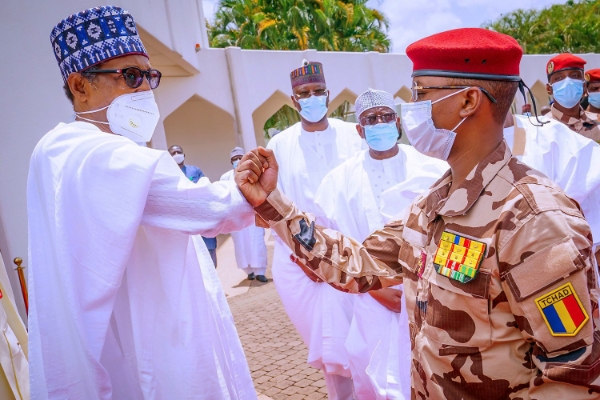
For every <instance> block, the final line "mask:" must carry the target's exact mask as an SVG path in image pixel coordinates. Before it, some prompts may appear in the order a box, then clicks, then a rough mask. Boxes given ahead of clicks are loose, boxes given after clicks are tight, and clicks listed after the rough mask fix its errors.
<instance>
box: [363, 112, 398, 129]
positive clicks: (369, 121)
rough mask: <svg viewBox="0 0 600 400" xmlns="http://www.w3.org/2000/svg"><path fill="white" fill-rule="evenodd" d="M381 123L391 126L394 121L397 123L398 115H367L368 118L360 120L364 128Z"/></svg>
mask: <svg viewBox="0 0 600 400" xmlns="http://www.w3.org/2000/svg"><path fill="white" fill-rule="evenodd" d="M379 121H381V122H383V123H384V124H389V123H390V122H392V121H396V113H394V112H392V113H386V114H383V115H367V116H366V117H362V118H361V119H360V124H361V125H362V126H367V125H377V123H378V122H379Z"/></svg>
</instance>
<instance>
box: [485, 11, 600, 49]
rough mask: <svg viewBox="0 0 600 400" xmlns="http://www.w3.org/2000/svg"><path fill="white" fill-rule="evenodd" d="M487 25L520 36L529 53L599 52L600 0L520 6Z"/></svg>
mask: <svg viewBox="0 0 600 400" xmlns="http://www.w3.org/2000/svg"><path fill="white" fill-rule="evenodd" d="M483 27H484V28H488V29H493V30H495V31H497V32H501V33H505V34H507V35H510V36H512V37H514V38H515V39H517V41H518V42H519V44H520V45H521V46H522V47H523V50H524V52H525V53H528V54H547V53H565V52H568V53H598V52H600V0H582V1H573V0H569V1H567V2H566V4H556V5H553V6H551V7H547V8H544V9H542V10H517V11H514V12H511V13H509V14H506V15H502V16H501V17H500V18H499V19H497V20H496V21H491V22H486V23H485V24H484V25H483Z"/></svg>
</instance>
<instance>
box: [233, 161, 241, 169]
mask: <svg viewBox="0 0 600 400" xmlns="http://www.w3.org/2000/svg"><path fill="white" fill-rule="evenodd" d="M239 164H240V160H235V161H234V162H233V169H236V168H237V166H238V165H239Z"/></svg>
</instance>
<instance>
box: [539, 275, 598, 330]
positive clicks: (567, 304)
mask: <svg viewBox="0 0 600 400" xmlns="http://www.w3.org/2000/svg"><path fill="white" fill-rule="evenodd" d="M535 303H536V305H537V307H538V308H539V310H540V312H541V313H542V317H543V318H544V321H545V322H546V325H548V329H550V334H551V335H552V336H575V335H577V333H578V332H579V331H580V330H581V328H582V327H583V326H584V325H585V323H586V322H587V321H588V319H590V317H589V316H588V315H587V313H586V312H585V308H584V307H583V305H582V304H581V301H579V297H577V293H575V289H573V285H571V283H570V282H569V283H566V284H564V285H562V286H561V287H559V288H558V289H554V290H553V291H551V292H548V293H546V294H544V295H543V296H541V297H538V298H537V299H535Z"/></svg>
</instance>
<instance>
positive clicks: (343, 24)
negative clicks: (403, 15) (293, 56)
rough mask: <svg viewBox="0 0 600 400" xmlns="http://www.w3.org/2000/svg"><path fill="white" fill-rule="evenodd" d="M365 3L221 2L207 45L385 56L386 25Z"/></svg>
mask: <svg viewBox="0 0 600 400" xmlns="http://www.w3.org/2000/svg"><path fill="white" fill-rule="evenodd" d="M366 2H367V1H366V0H221V1H220V2H219V5H218V11H217V13H216V15H215V21H214V23H212V24H211V23H208V24H207V26H208V31H209V37H210V43H211V47H227V46H237V47H241V48H242V49H264V50H306V49H316V50H320V51H378V52H388V51H389V49H390V39H389V37H388V36H387V33H386V32H387V27H388V22H387V20H386V18H385V17H384V16H383V14H381V13H380V12H379V11H377V10H375V9H372V8H369V7H367V6H366Z"/></svg>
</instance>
